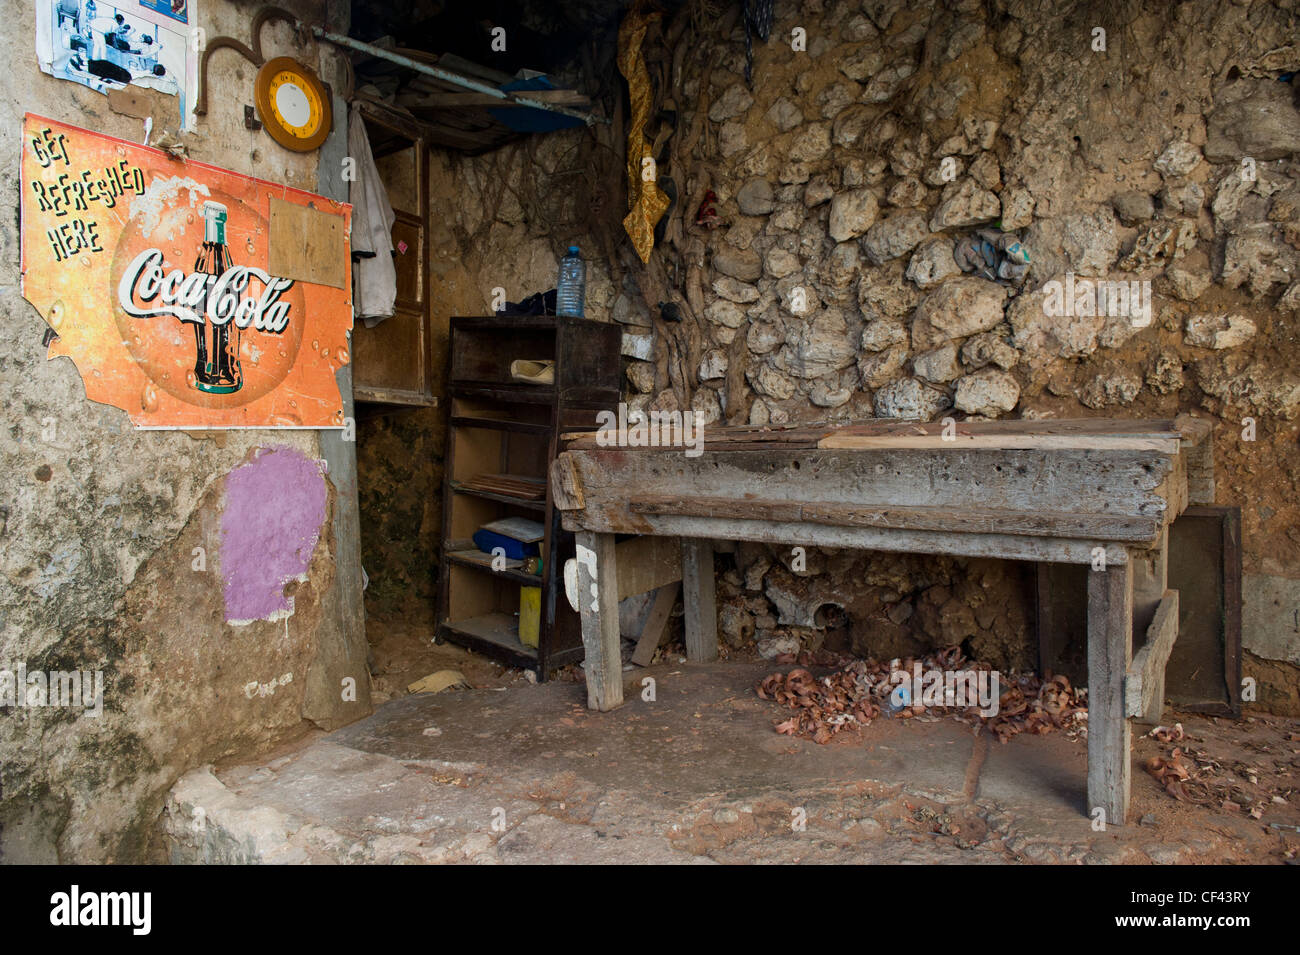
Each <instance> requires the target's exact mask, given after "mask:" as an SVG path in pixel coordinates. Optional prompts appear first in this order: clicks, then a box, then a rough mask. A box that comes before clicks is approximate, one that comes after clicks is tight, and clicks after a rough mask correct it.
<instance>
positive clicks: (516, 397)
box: [451, 378, 555, 405]
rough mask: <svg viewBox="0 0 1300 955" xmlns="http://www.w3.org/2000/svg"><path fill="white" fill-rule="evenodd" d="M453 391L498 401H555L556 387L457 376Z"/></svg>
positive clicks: (464, 395) (546, 402)
mask: <svg viewBox="0 0 1300 955" xmlns="http://www.w3.org/2000/svg"><path fill="white" fill-rule="evenodd" d="M451 393H452V394H453V395H456V396H458V397H464V398H493V399H495V400H497V401H513V402H518V403H520V404H540V405H549V404H554V403H555V388H554V387H553V386H551V385H525V384H521V383H519V382H509V381H480V380H477V379H472V378H456V379H453V380H452V383H451Z"/></svg>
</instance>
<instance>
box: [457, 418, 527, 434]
mask: <svg viewBox="0 0 1300 955" xmlns="http://www.w3.org/2000/svg"><path fill="white" fill-rule="evenodd" d="M451 425H452V427H453V428H486V429H488V430H490V431H517V432H519V433H520V434H545V435H549V434H550V433H551V430H552V429H551V426H550V425H549V424H533V423H531V422H528V421H516V420H512V419H509V418H480V417H476V416H473V415H452V416H451Z"/></svg>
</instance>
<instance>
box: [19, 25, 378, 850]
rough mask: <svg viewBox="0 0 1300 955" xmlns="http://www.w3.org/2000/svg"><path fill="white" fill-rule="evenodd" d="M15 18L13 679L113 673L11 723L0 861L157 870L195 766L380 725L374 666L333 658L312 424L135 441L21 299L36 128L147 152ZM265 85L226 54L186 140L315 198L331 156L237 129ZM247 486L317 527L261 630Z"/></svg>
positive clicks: (236, 32)
mask: <svg viewBox="0 0 1300 955" xmlns="http://www.w3.org/2000/svg"><path fill="white" fill-rule="evenodd" d="M286 6H287V7H289V8H290V9H292V10H294V11H295V12H299V13H301V14H303V15H304V16H306V17H307V18H309V19H312V20H319V19H321V18H322V17H323V15H324V9H323V6H324V5H323V4H320V3H314V2H300V3H289V4H286ZM252 9H253V8H251V7H249V6H248V5H246V4H236V3H229V2H224V0H210V2H208V3H205V4H203V5H202V8H201V10H200V15H201V22H200V24H199V25H200V26H202V27H203V28H204V29H205V30H206V31H207V36H208V38H209V39H211V38H213V37H216V36H218V35H222V34H228V35H232V36H234V37H236V38H238V39H241V40H244V41H247V40H248V39H249V37H248V28H249V19H250V15H251V12H252ZM342 9H343V10H344V16H345V17H346V6H344V7H343V8H342ZM0 10H3V15H4V18H5V21H6V22H7V23H9V24H10V28H11V32H12V35H13V36H14V37H15V38H16V49H17V51H18V55H16V56H15V57H14V58H13V59H12V62H11V68H10V69H8V70H6V71H4V73H3V75H2V76H0V103H2V104H3V106H4V113H5V116H6V117H7V122H5V123H4V124H3V126H0V190H3V193H4V195H5V196H7V197H8V202H9V203H11V209H12V210H13V212H12V214H11V215H9V216H6V217H4V219H3V220H2V221H0V244H2V246H3V254H2V255H0V399H2V400H3V404H4V407H5V427H4V429H3V430H2V431H0V471H2V472H3V473H4V475H5V477H6V480H5V481H4V483H3V486H2V487H0V667H7V668H10V669H13V668H15V667H16V666H18V665H20V664H22V665H25V666H26V667H27V668H28V669H29V670H42V671H53V670H74V669H76V670H91V671H93V670H102V671H103V673H104V703H103V712H102V714H101V715H100V716H99V717H97V718H96V717H94V716H91V715H89V714H86V713H84V712H82V711H81V710H80V709H71V708H66V709H56V708H28V707H21V706H15V707H5V708H3V709H0V752H2V753H3V760H2V764H0V785H2V786H3V802H2V803H0V857H3V859H4V860H5V861H15V862H16V861H55V860H58V861H63V862H108V861H115V862H127V861H142V860H147V859H154V858H157V852H158V851H159V847H158V841H157V834H156V828H155V827H156V822H157V818H158V814H159V812H160V810H161V807H162V805H163V801H164V798H165V795H166V792H167V790H168V789H169V788H170V787H171V785H172V784H173V783H174V782H175V781H176V779H178V778H179V777H180V776H181V775H182V774H183V773H184V772H186V771H188V770H189V769H191V768H193V767H195V766H199V765H202V764H204V763H210V762H213V761H217V760H221V759H223V758H227V757H231V756H236V755H239V756H247V755H251V754H253V753H256V752H258V751H260V750H262V749H265V748H267V747H270V746H273V745H276V744H278V743H281V742H283V741H285V740H287V739H291V738H293V737H295V736H297V735H300V734H301V733H303V732H306V731H307V730H308V729H310V728H311V727H312V726H313V725H317V724H322V725H327V726H328V725H338V724H339V723H342V722H347V721H348V720H350V719H355V718H358V717H360V716H363V715H365V714H366V713H368V712H369V696H368V678H367V674H366V671H365V668H364V659H363V656H364V654H361V657H362V659H360V660H357V661H353V664H352V666H351V668H350V669H348V667H347V664H346V660H345V659H344V657H345V656H346V655H345V654H340V653H339V647H338V646H336V645H335V644H338V643H339V642H340V641H341V640H343V639H344V637H341V636H340V635H339V632H338V631H339V626H338V622H337V620H335V619H334V618H335V617H336V616H337V615H338V610H337V605H338V601H337V599H336V595H335V591H336V589H337V586H338V581H337V579H336V571H335V563H336V557H337V553H336V549H337V547H338V542H337V541H336V539H335V535H334V533H333V528H334V525H335V521H336V520H337V518H338V515H339V508H340V501H339V494H338V491H337V490H336V487H335V483H334V481H333V480H332V479H331V478H329V477H328V476H327V475H325V474H324V468H322V467H320V466H319V464H318V461H319V459H321V458H322V456H323V454H324V453H325V452H323V451H322V439H321V438H320V436H319V433H318V432H315V431H276V432H271V431H230V432H206V433H200V432H192V433H185V432H166V431H135V430H133V429H132V428H131V426H130V424H129V422H128V421H127V418H126V415H125V414H124V413H123V412H121V411H119V410H117V409H115V408H111V407H107V406H104V405H99V404H94V403H91V402H88V401H87V400H86V397H85V391H84V388H83V386H82V383H81V379H80V377H79V375H78V372H77V370H76V369H75V368H74V367H73V365H72V364H71V362H69V361H67V360H56V361H52V362H51V361H47V360H46V358H45V351H46V350H45V348H44V347H43V346H42V344H41V342H42V336H43V334H44V332H45V330H46V325H45V322H44V321H43V320H42V319H41V317H40V316H39V315H38V313H37V312H36V310H35V309H34V308H33V307H32V306H31V305H29V304H28V303H27V302H26V301H25V300H24V299H23V298H22V296H21V294H20V291H19V231H18V230H19V222H18V192H19V188H20V182H19V157H20V149H21V146H20V133H21V124H20V118H21V115H22V113H23V112H25V111H31V112H35V113H38V114H41V115H45V116H49V117H51V118H53V119H59V120H63V121H66V122H70V123H73V124H74V125H78V126H82V127H85V128H88V129H93V130H97V131H101V132H104V133H107V134H109V135H113V136H118V137H121V138H123V139H128V140H133V141H140V140H141V139H142V138H143V135H144V129H143V121H142V120H141V119H136V118H131V117H128V116H123V115H119V114H117V113H115V112H113V111H112V110H110V109H109V107H108V102H107V98H106V97H105V96H103V95H102V94H99V93H95V92H92V91H91V90H89V89H87V88H85V87H82V86H79V85H77V84H74V83H71V82H67V81H62V80H56V79H54V78H52V77H49V76H46V75H44V74H42V73H40V72H39V70H38V69H37V66H36V62H35V56H34V54H33V52H32V48H31V43H32V38H33V37H34V36H35V25H34V14H33V11H32V8H31V6H30V5H28V4H25V3H20V2H18V0H4V2H3V4H2V5H0ZM336 22H337V21H336ZM344 22H346V21H344ZM263 45H264V49H265V50H266V52H267V54H268V56H275V55H281V54H292V55H295V56H297V57H299V58H300V59H302V60H304V61H305V62H307V63H308V64H310V65H311V66H312V67H313V68H314V69H316V70H317V72H318V74H319V75H320V76H321V77H322V78H323V79H324V80H325V81H326V82H332V83H336V82H337V81H336V76H337V73H338V68H337V63H336V54H335V53H334V51H333V50H331V49H330V48H328V47H321V46H317V45H316V44H313V43H308V44H306V45H302V44H300V43H299V41H298V40H297V39H296V38H295V36H294V33H293V31H292V29H291V28H290V27H288V26H287V25H284V24H276V25H273V26H270V27H267V28H266V29H265V30H264V34H263ZM255 75H256V69H255V68H254V67H253V66H252V65H251V64H249V63H247V62H246V61H244V60H243V59H242V58H241V57H239V56H238V55H237V54H235V53H233V52H231V51H223V52H221V53H218V54H217V55H216V56H214V58H213V60H212V69H211V72H210V77H209V82H210V87H211V94H210V104H209V113H208V115H207V117H205V118H202V119H200V120H199V122H198V127H197V130H196V131H195V132H194V133H192V134H183V135H182V136H181V139H182V141H183V142H184V143H185V145H186V146H187V147H188V149H189V155H190V156H191V158H194V159H197V160H202V161H205V162H209V163H212V164H215V165H217V166H221V167H223V168H227V169H232V170H235V171H237V172H241V173H246V174H250V175H256V176H260V177H262V178H266V179H270V180H273V181H277V182H282V183H285V184H288V185H292V186H297V187H299V188H304V189H309V190H315V189H316V188H317V184H318V179H319V177H318V173H319V172H320V170H319V169H318V162H319V161H320V160H319V158H318V155H317V154H316V153H307V154H297V153H290V152H288V151H286V150H284V149H281V148H280V147H279V146H277V145H276V144H275V143H274V142H273V141H272V140H271V139H270V138H269V136H267V134H266V133H265V132H253V131H250V130H247V129H245V128H244V124H243V106H244V104H247V103H251V102H252V100H253V81H254V77H255ZM146 96H147V98H148V100H149V101H150V105H151V109H152V116H153V122H154V136H155V138H156V137H157V136H159V135H161V134H162V133H163V132H165V131H167V130H173V131H174V130H175V129H176V128H177V125H178V116H179V114H178V107H177V100H176V99H175V98H174V97H166V96H162V95H159V94H146ZM275 460H279V461H282V462H285V463H287V464H290V465H291V471H292V474H291V475H290V476H289V477H288V483H289V485H291V486H292V487H295V488H298V489H299V490H302V489H303V488H308V489H310V493H306V494H299V495H298V496H296V497H294V496H291V495H289V494H288V493H286V494H285V495H284V496H283V497H276V496H277V495H280V494H281V488H280V486H279V484H278V483H277V482H283V481H285V480H286V474H289V472H282V473H281V474H280V475H279V476H278V477H274V476H271V475H270V474H269V473H266V474H262V475H261V476H260V477H259V476H258V475H259V473H261V472H260V470H259V469H261V468H264V467H265V466H266V465H267V464H268V462H272V461H275ZM241 468H242V469H244V470H242V471H241V470H240V469H241ZM248 469H251V471H250V470H248ZM236 472H238V473H240V474H244V475H248V476H249V479H250V480H252V482H253V485H254V486H253V487H252V491H253V493H254V494H256V493H258V492H261V493H265V494H271V495H273V499H275V500H281V501H282V502H283V503H284V506H285V507H286V508H288V507H294V508H305V509H306V510H307V511H309V512H310V513H309V514H308V515H307V518H308V519H309V521H310V522H311V523H313V524H314V525H316V526H315V535H316V536H315V539H316V544H315V547H314V549H313V550H312V551H311V553H310V554H304V555H303V557H302V561H303V562H302V566H301V567H297V568H294V569H295V570H300V571H301V572H300V573H295V574H294V579H291V580H290V581H289V582H288V583H287V585H286V586H285V587H284V589H283V594H284V597H285V598H288V599H289V600H291V603H292V610H291V611H289V612H286V611H284V610H281V611H280V612H279V613H275V614H270V615H269V616H270V617H271V618H272V619H258V620H255V621H253V622H252V623H249V624H246V625H232V624H230V623H228V622H227V617H228V613H227V609H228V608H227V606H226V600H225V595H224V593H223V589H224V583H223V579H224V576H225V574H224V573H223V569H222V566H221V561H222V541H223V534H222V522H223V520H224V519H226V518H227V516H228V514H227V504H228V501H229V497H230V492H231V483H232V480H234V481H235V484H236V488H237V486H238V483H239V481H238V479H232V477H231V476H232V474H235V473H236ZM312 488H314V489H312ZM236 496H237V494H236ZM309 530H310V529H309ZM272 543H273V542H272ZM196 548H202V551H201V552H199V551H196ZM200 554H201V556H202V557H203V559H202V560H199V556H200ZM231 559H232V560H233V558H231ZM231 569H232V568H226V570H231ZM282 599H283V598H282ZM277 606H280V604H277ZM327 634H328V635H329V636H326V635H327ZM331 641H333V642H331ZM322 667H324V668H326V669H328V670H329V671H330V677H329V680H330V681H332V682H333V683H334V684H335V685H336V686H337V685H338V683H339V682H340V679H339V674H340V673H342V672H344V671H346V672H348V673H350V674H351V675H353V676H354V678H355V679H356V681H357V683H358V686H357V690H356V701H355V702H345V701H344V700H343V699H342V696H343V694H342V693H341V692H335V693H334V694H333V699H332V700H330V699H329V698H328V697H326V696H323V695H322V694H321V693H320V692H319V686H318V684H319V683H320V682H321V679H322V677H321V670H322ZM313 685H317V690H316V692H315V693H314V694H309V688H310V687H312V686H313ZM308 714H310V717H311V719H313V720H315V721H316V722H315V723H313V722H310V721H309V720H308V718H307V717H308Z"/></svg>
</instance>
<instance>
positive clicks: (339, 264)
mask: <svg viewBox="0 0 1300 955" xmlns="http://www.w3.org/2000/svg"><path fill="white" fill-rule="evenodd" d="M266 268H267V271H269V272H270V273H271V274H272V275H278V276H280V277H282V278H286V279H294V280H295V281H299V282H309V283H311V284H313V285H328V286H329V287H331V288H343V287H344V286H345V285H346V284H347V282H348V279H349V277H350V276H351V274H352V273H351V271H350V269H349V268H348V255H347V242H346V236H345V235H344V229H343V217H342V216H340V215H336V214H335V213H332V212H325V211H323V210H321V209H313V208H312V207H311V206H304V205H299V204H298V203H296V202H289V201H288V200H286V199H280V198H279V197H277V196H272V197H271V207H270V212H269V214H268V218H267V251H266Z"/></svg>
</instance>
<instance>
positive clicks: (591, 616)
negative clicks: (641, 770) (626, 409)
mask: <svg viewBox="0 0 1300 955" xmlns="http://www.w3.org/2000/svg"><path fill="white" fill-rule="evenodd" d="M626 437H627V436H626V435H625V436H623V440H622V441H621V442H620V444H622V445H626V443H627V441H626ZM605 438H606V440H604V444H603V445H602V441H601V440H600V439H599V438H598V436H597V435H596V434H595V433H589V434H582V435H575V436H572V437H571V438H570V439H569V440H568V441H567V442H566V444H565V451H564V453H562V454H560V455H558V456H557V457H556V459H555V461H554V463H553V466H552V469H551V489H552V495H553V499H554V501H555V506H556V507H558V508H559V509H560V510H561V511H562V513H563V523H564V526H565V527H566V528H567V529H569V530H572V531H575V532H577V551H578V559H577V571H578V580H577V584H578V586H577V591H578V600H579V603H580V607H579V609H580V613H581V616H582V636H583V643H584V645H585V649H586V663H585V669H586V679H587V696H588V705H589V706H591V707H592V708H594V709H599V710H609V709H613V708H614V707H617V706H619V705H621V704H622V702H623V684H622V676H621V671H622V661H621V657H620V647H619V630H618V599H619V592H618V587H617V579H618V572H617V567H616V566H615V548H614V540H615V538H614V535H615V534H642V535H659V536H670V537H679V538H681V539H682V584H683V590H684V596H683V601H684V607H685V614H686V648H687V655H688V658H689V659H692V660H700V661H704V660H711V659H714V658H715V657H716V656H717V652H718V651H717V617H716V611H715V601H714V578H713V560H712V552H713V548H712V543H711V542H712V541H714V540H746V541H762V542H766V543H769V544H786V545H802V546H812V547H849V548H861V549H868V550H882V551H901V552H911V553H926V554H951V555H960V556H967V557H997V558H1007V559H1012V560H1032V561H1049V562H1062V563H1076V564H1087V565H1089V566H1090V567H1092V569H1093V572H1092V573H1090V574H1089V577H1088V689H1089V694H1088V704H1089V706H1088V722H1089V733H1088V803H1087V807H1088V811H1089V814H1090V815H1094V816H1095V814H1096V809H1097V808H1101V809H1102V810H1104V812H1105V820H1106V821H1107V822H1110V823H1122V822H1123V821H1124V820H1125V818H1126V816H1127V813H1128V801H1129V763H1130V742H1131V731H1130V722H1129V721H1130V719H1133V718H1139V719H1142V720H1144V721H1147V722H1156V721H1158V720H1159V716H1160V710H1161V707H1162V705H1163V698H1164V692H1163V691H1164V668H1165V662H1166V661H1167V660H1168V658H1169V652H1170V650H1171V649H1172V647H1173V643H1174V640H1175V639H1176V637H1177V628H1178V594H1177V592H1176V591H1171V590H1169V589H1168V588H1167V576H1166V553H1165V552H1166V546H1167V540H1168V526H1169V524H1170V523H1171V522H1172V521H1173V520H1174V519H1175V518H1176V517H1177V516H1178V514H1179V513H1181V512H1182V510H1183V509H1184V508H1185V507H1186V506H1187V504H1188V503H1189V499H1190V501H1191V502H1193V503H1199V502H1206V501H1207V499H1208V502H1210V503H1212V501H1213V465H1212V451H1211V447H1210V425H1209V422H1207V421H1205V420H1203V419H1193V418H1180V419H1178V420H1177V421H1171V420H1147V421H1122V420H1106V419H1088V420H1078V421H1005V422H1004V421H990V422H969V423H961V424H957V425H956V426H955V428H954V426H953V425H952V424H951V423H950V424H949V426H948V428H947V430H946V432H945V429H944V426H943V425H941V424H939V423H934V424H917V423H910V422H908V423H902V422H888V421H871V422H867V423H864V424H859V425H850V426H844V427H838V428H810V427H790V428H754V427H740V428H736V427H731V428H724V427H715V428H706V429H705V431H704V434H703V438H704V440H703V446H702V453H700V454H698V455H696V456H688V455H687V454H686V453H685V451H684V450H683V449H682V448H681V447H627V446H605V445H609V444H610V442H609V441H608V440H607V439H608V435H607V436H605ZM1135 630H1136V631H1137V632H1138V633H1139V634H1144V635H1145V638H1146V639H1145V643H1144V644H1143V645H1142V646H1141V648H1140V649H1139V650H1138V652H1137V654H1136V655H1135V654H1134V647H1133V633H1134V631H1135Z"/></svg>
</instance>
